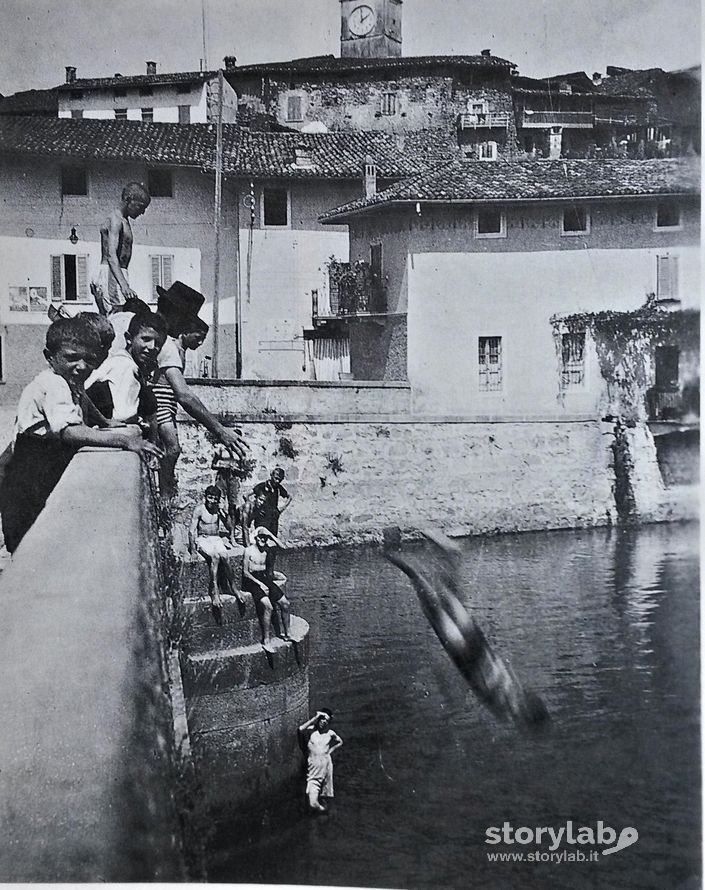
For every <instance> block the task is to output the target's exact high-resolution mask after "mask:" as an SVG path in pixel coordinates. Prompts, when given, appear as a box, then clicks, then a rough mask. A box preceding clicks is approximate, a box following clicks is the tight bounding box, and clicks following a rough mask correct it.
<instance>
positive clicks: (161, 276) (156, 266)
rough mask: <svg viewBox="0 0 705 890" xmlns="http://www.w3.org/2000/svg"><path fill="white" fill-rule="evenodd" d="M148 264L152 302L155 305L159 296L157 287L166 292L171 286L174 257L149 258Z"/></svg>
mask: <svg viewBox="0 0 705 890" xmlns="http://www.w3.org/2000/svg"><path fill="white" fill-rule="evenodd" d="M149 262H150V264H151V266H152V301H153V302H155V303H156V301H157V298H158V296H159V294H158V293H157V285H159V287H163V288H165V289H166V290H168V289H169V288H170V287H171V285H172V270H173V268H174V257H173V256H168V255H159V256H151V257H150V258H149Z"/></svg>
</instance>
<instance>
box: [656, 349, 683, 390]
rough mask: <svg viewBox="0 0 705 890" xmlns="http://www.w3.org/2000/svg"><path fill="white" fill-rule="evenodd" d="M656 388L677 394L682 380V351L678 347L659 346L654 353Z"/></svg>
mask: <svg viewBox="0 0 705 890" xmlns="http://www.w3.org/2000/svg"><path fill="white" fill-rule="evenodd" d="M654 365H655V372H656V381H655V382H656V388H657V389H660V390H661V392H666V391H668V392H677V391H678V382H679V380H680V369H679V366H680V350H679V349H678V347H677V346H657V347H656V350H655V352H654Z"/></svg>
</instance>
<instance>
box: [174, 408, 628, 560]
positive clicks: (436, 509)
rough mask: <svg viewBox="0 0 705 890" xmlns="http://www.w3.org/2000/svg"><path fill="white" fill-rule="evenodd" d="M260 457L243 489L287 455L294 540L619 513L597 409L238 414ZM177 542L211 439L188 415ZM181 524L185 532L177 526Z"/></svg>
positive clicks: (503, 527)
mask: <svg viewBox="0 0 705 890" xmlns="http://www.w3.org/2000/svg"><path fill="white" fill-rule="evenodd" d="M238 425H239V426H240V427H241V428H242V430H243V433H244V435H245V437H246V439H247V441H248V442H249V443H250V448H251V452H250V453H251V458H252V459H253V460H254V461H255V462H256V466H255V468H254V471H253V474H252V476H251V477H250V479H248V480H247V482H246V483H245V490H250V489H251V487H252V485H253V484H254V483H255V482H257V481H259V480H261V479H265V478H266V477H267V475H268V474H269V471H270V470H271V468H272V467H274V466H275V465H277V464H279V465H281V466H282V467H283V468H284V470H285V471H286V479H285V485H286V487H287V489H288V490H289V492H290V494H291V495H292V496H293V503H292V504H291V506H290V507H289V509H288V510H287V511H286V512H285V513H284V516H283V517H282V526H281V528H282V532H283V537H284V538H285V539H286V540H287V541H288V542H290V543H291V544H292V545H293V546H307V545H329V544H336V543H359V542H363V541H373V540H379V538H380V537H381V532H382V529H383V528H384V527H385V526H388V525H398V526H400V527H401V528H402V529H403V530H404V531H405V532H406V533H407V534H413V533H414V532H415V531H416V530H418V529H419V528H422V527H424V526H426V525H433V526H435V527H437V528H441V529H443V530H444V531H446V532H447V533H449V534H451V535H467V534H485V533H497V532H514V531H523V530H529V529H546V528H574V527H580V526H592V525H599V524H602V523H605V522H609V521H611V520H613V519H614V518H615V517H614V498H613V494H612V483H613V473H612V469H611V453H610V450H609V442H610V438H611V437H610V435H609V434H610V433H611V428H610V427H609V426H608V425H606V424H600V423H599V422H597V421H575V422H565V421H546V422H539V421H532V422H503V423H500V422H495V423H491V422H487V423H472V422H467V421H452V420H445V421H440V420H439V421H419V420H418V419H415V420H413V421H412V420H410V419H408V418H404V419H399V417H398V416H397V417H396V418H385V417H383V416H382V417H380V418H379V419H374V418H368V419H367V420H363V419H356V420H349V419H348V420H342V419H340V420H335V419H328V420H325V419H321V420H319V421H316V422H313V421H310V420H307V421H306V422H303V421H298V422H292V423H289V422H286V421H285V420H284V418H282V417H276V418H268V419H265V418H263V417H262V415H260V416H259V417H255V416H250V418H249V419H247V420H245V419H243V420H242V421H238ZM180 436H181V440H182V446H183V453H182V456H181V460H180V462H179V466H178V472H179V478H180V489H181V509H180V514H179V516H178V517H177V519H178V523H177V529H176V542H177V547H178V546H179V543H181V545H182V546H183V544H184V542H185V538H184V537H183V529H184V528H185V526H186V524H187V523H188V521H189V518H190V514H191V511H192V509H193V506H194V504H195V503H196V502H197V500H200V498H201V497H202V492H203V488H204V486H205V485H207V484H208V483H209V482H210V481H211V477H212V471H211V469H210V463H211V456H212V447H211V446H210V445H209V443H208V441H207V440H206V438H205V436H204V434H203V431H202V430H201V429H200V428H199V427H197V426H196V425H194V424H192V423H182V424H181V426H180ZM178 526H180V527H181V532H182V533H181V535H180V534H179V531H180V529H179V527H178Z"/></svg>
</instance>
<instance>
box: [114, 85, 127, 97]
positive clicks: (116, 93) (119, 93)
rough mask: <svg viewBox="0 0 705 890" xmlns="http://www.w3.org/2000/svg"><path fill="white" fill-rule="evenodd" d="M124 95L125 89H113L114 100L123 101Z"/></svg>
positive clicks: (125, 93)
mask: <svg viewBox="0 0 705 890" xmlns="http://www.w3.org/2000/svg"><path fill="white" fill-rule="evenodd" d="M126 95H127V90H126V89H125V87H115V89H114V90H113V96H114V97H115V98H116V99H124V98H125V96H126Z"/></svg>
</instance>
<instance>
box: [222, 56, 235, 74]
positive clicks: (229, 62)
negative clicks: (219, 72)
mask: <svg viewBox="0 0 705 890" xmlns="http://www.w3.org/2000/svg"><path fill="white" fill-rule="evenodd" d="M223 62H224V63H225V70H226V71H234V70H235V69H236V68H237V56H225V57H224V59H223Z"/></svg>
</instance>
